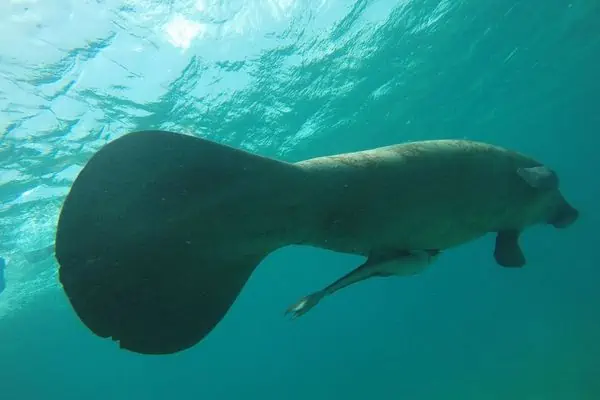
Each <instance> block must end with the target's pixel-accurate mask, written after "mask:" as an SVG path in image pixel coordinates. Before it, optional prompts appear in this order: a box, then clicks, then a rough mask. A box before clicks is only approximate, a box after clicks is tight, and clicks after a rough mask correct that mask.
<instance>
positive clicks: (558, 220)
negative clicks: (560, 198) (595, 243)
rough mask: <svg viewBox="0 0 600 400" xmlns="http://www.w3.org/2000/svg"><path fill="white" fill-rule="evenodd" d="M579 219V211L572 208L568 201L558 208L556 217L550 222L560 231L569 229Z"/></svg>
mask: <svg viewBox="0 0 600 400" xmlns="http://www.w3.org/2000/svg"><path fill="white" fill-rule="evenodd" d="M578 218H579V211H577V210H576V209H575V208H574V207H572V206H571V205H570V204H569V203H567V202H566V201H565V202H563V204H562V205H561V206H560V207H559V208H558V210H557V211H556V214H555V215H554V217H553V218H552V219H551V220H550V221H549V223H550V224H552V226H554V227H555V228H558V229H563V228H567V227H568V226H570V225H571V224H572V223H573V222H575V221H577V219H578Z"/></svg>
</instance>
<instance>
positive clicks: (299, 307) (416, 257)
mask: <svg viewBox="0 0 600 400" xmlns="http://www.w3.org/2000/svg"><path fill="white" fill-rule="evenodd" d="M439 253H440V252H439V251H438V250H414V251H394V252H388V251H386V252H379V253H374V254H372V255H371V256H369V258H368V259H367V261H365V263H363V264H362V265H360V266H359V267H357V268H356V269H354V270H352V271H350V272H349V273H348V274H346V275H344V276H343V277H341V278H340V279H338V280H337V281H335V282H333V283H332V284H331V285H329V286H327V287H326V288H324V289H322V290H319V291H317V292H314V293H312V294H309V295H308V296H305V297H303V298H302V299H300V300H299V301H297V302H296V303H294V304H293V305H291V306H290V307H288V309H287V310H286V312H285V313H286V314H292V318H297V317H300V316H302V315H304V314H306V313H307V312H308V311H309V310H310V309H312V308H313V307H314V306H316V305H317V304H318V303H319V302H320V301H321V300H322V299H323V298H324V297H325V296H329V295H332V294H333V293H335V292H337V291H338V290H340V289H343V288H345V287H347V286H350V285H352V284H355V283H357V282H360V281H364V280H366V279H369V278H373V277H388V276H409V275H415V274H418V273H419V272H421V271H422V270H423V269H425V268H426V267H427V266H428V265H429V264H431V263H432V262H433V261H434V260H435V259H436V258H437V257H438V255H439Z"/></svg>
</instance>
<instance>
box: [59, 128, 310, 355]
mask: <svg viewBox="0 0 600 400" xmlns="http://www.w3.org/2000/svg"><path fill="white" fill-rule="evenodd" d="M297 171H298V170H297V169H296V168H295V167H293V166H292V165H291V164H288V163H284V162H279V161H276V160H272V159H269V158H264V157H260V156H257V155H253V154H250V153H247V152H244V151H241V150H236V149H233V148H230V147H227V146H224V145H220V144H217V143H214V142H210V141H207V140H203V139H200V138H196V137H192V136H187V135H181V134H176V133H171V132H163V131H146V132H134V133H130V134H127V135H125V136H123V137H121V138H119V139H117V140H115V141H113V142H111V143H109V144H107V145H106V146H105V147H103V148H102V149H101V150H100V151H98V152H97V153H96V154H95V155H94V156H93V157H92V158H91V159H90V161H89V162H88V163H87V165H86V166H85V167H84V168H83V170H82V171H81V172H80V174H79V176H78V177H77V179H76V180H75V182H74V183H73V186H72V188H71V190H70V192H69V194H68V196H67V198H66V200H65V202H64V205H63V208H62V210H61V214H60V217H59V222H58V228H57V234H56V244H55V250H56V258H57V260H58V262H59V264H60V269H59V277H60V281H61V283H62V285H63V287H64V290H65V292H66V294H67V296H68V298H69V301H70V303H71V305H72V307H73V308H74V310H75V312H76V313H77V315H78V316H79V318H80V319H81V320H82V321H83V323H85V325H86V326H87V327H88V328H89V329H90V330H91V331H93V332H94V333H95V334H96V335H98V336H101V337H112V339H113V340H115V341H118V342H119V344H120V347H122V348H125V349H128V350H131V351H134V352H138V353H144V354H168V353H175V352H178V351H181V350H184V349H186V348H189V347H191V346H193V345H194V344H196V343H197V342H199V341H200V340H201V339H202V338H204V337H205V336H206V335H207V334H208V333H209V332H210V331H211V330H212V329H213V328H214V327H215V326H216V325H217V323H218V322H219V321H220V320H221V319H222V318H223V317H224V315H225V314H226V312H227V311H228V309H229V308H230V306H231V305H232V304H233V302H234V301H235V299H236V298H237V296H238V294H239V293H240V291H241V290H242V288H243V286H244V284H245V283H246V281H247V280H248V278H249V277H250V275H251V274H252V272H253V271H254V269H255V268H256V266H257V265H258V264H259V263H260V262H261V260H262V259H263V258H264V257H266V256H267V255H268V254H269V253H270V252H271V251H273V250H275V248H277V247H279V246H278V245H276V244H272V243H268V241H265V240H263V241H258V240H257V238H260V237H264V236H265V234H266V232H267V231H269V232H271V233H273V227H272V226H270V225H268V224H266V223H265V222H264V220H265V217H264V204H263V205H262V207H263V208H260V207H261V205H260V204H261V202H264V201H266V200H265V199H271V201H275V202H276V201H277V196H279V195H281V193H280V192H281V191H282V190H280V191H277V187H278V185H277V180H278V179H279V180H281V181H284V180H288V178H289V176H290V174H295V173H297ZM261 182H267V183H268V184H267V183H265V184H262V185H261ZM279 186H280V185H279ZM273 199H274V200H273ZM261 224H262V225H261ZM261 235H262V236H261Z"/></svg>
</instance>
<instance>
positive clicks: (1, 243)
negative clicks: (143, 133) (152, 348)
mask: <svg viewBox="0 0 600 400" xmlns="http://www.w3.org/2000/svg"><path fill="white" fill-rule="evenodd" d="M140 129H165V130H172V131H177V132H185V133H189V134H195V135H198V136H201V137H206V138H209V139H212V140H215V141H218V142H221V143H226V144H229V145H232V146H234V147H238V148H242V149H245V150H249V151H252V152H256V153H259V154H262V155H265V156H270V157H275V158H279V159H282V160H287V161H298V160H302V159H306V158H310V157H315V156H320V155H328V154H334V153H342V152H348V151H357V150H363V149H367V148H373V147H378V146H384V145H389V144H395V143H401V142H405V141H411V140H421V139H437V138H468V139H474V140H482V141H486V142H489V143H493V144H498V145H502V146H506V147H509V148H511V149H514V150H518V151H522V152H524V153H526V154H528V155H531V156H533V157H535V158H536V159H539V160H541V161H543V162H544V163H546V164H547V165H550V166H551V167H552V168H553V169H555V170H556V171H557V172H558V174H559V176H560V179H561V188H562V191H563V193H565V196H566V197H567V198H568V199H569V201H570V202H571V203H572V204H573V205H574V206H575V207H577V208H578V209H579V211H580V213H581V217H580V219H579V220H578V221H577V222H576V223H575V224H574V225H573V226H572V227H570V228H569V229H565V230H556V229H553V228H552V227H549V226H540V227H535V228H532V229H530V230H528V231H527V232H526V233H525V234H524V237H523V239H522V245H523V248H524V251H525V253H526V256H527V259H528V263H527V265H526V266H525V267H524V268H520V269H518V268H517V269H512V268H502V267H500V266H498V265H497V264H496V263H495V262H494V259H493V257H492V252H493V236H491V235H490V236H486V237H484V238H482V239H478V240H476V241H474V242H471V243H468V244H465V245H463V246H460V247H458V248H455V249H452V250H449V251H447V252H446V254H444V255H443V257H441V258H440V259H439V261H438V262H436V263H435V264H434V265H432V266H431V268H429V269H428V270H426V271H425V272H424V273H422V274H420V275H417V276H413V277H408V278H388V279H373V280H369V281H366V282H363V283H360V284H358V285H356V286H353V287H351V288H347V289H345V290H343V291H340V292H339V293H337V294H335V295H334V296H331V297H329V298H327V299H325V300H324V301H323V302H322V304H320V305H319V306H318V307H316V308H315V309H314V310H312V311H311V312H310V313H309V314H307V315H306V316H303V317H302V318H299V319H297V320H294V321H290V320H289V319H288V318H285V317H284V315H283V312H284V311H285V309H286V307H288V306H289V305H290V304H291V303H293V302H294V301H296V300H298V298H300V297H302V296H304V295H306V294H308V293H310V292H313V291H315V290H317V289H320V288H322V287H323V286H325V285H327V284H329V283H330V282H331V281H333V280H335V279H337V278H338V277H340V276H342V275H343V274H345V273H346V272H348V271H350V270H351V269H352V268H354V267H356V266H357V265H358V264H359V263H361V262H362V258H361V257H358V256H353V255H346V254H338V253H334V252H331V251H327V250H322V249H315V248H309V247H302V246H295V247H287V248H284V249H281V250H278V251H276V252H275V253H273V254H272V255H271V256H269V257H268V258H267V259H266V260H264V262H263V263H262V264H261V265H260V266H259V268H258V269H257V270H256V272H255V273H254V274H253V276H252V277H251V279H250V280H249V282H248V284H247V285H246V287H245V288H244V290H243V291H242V293H241V295H240V297H239V298H238V299H237V301H236V302H235V304H234V305H233V307H232V308H231V310H230V311H229V313H228V314H227V316H226V317H225V318H224V320H223V321H222V322H221V323H220V324H219V325H218V326H217V327H216V329H215V330H214V331H213V332H212V333H211V334H210V335H209V336H208V337H207V338H206V340H204V341H202V342H201V343H199V344H198V345H196V346H194V347H193V348H192V349H190V350H187V351H185V352H181V353H177V354H174V355H170V356H143V355H139V354H134V353H131V352H127V351H124V350H120V349H119V348H118V346H116V345H115V344H114V343H112V342H111V341H110V340H102V339H100V338H98V337H96V336H94V335H93V334H92V333H91V332H90V331H89V330H88V329H87V328H86V327H85V326H84V325H83V324H82V323H81V322H80V321H79V319H78V318H77V317H76V315H75V313H74V312H73V310H72V308H71V306H70V304H69V303H68V301H67V299H66V296H65V294H64V292H63V291H62V288H61V287H60V284H59V283H58V278H57V263H56V261H55V259H54V257H53V255H52V249H51V247H49V246H52V245H53V241H54V235H55V232H56V223H57V217H58V213H59V211H60V207H61V205H62V201H63V200H64V198H65V196H66V194H67V192H68V190H69V188H70V185H71V183H72V182H73V180H74V179H75V177H76V176H77V174H78V172H79V171H80V170H81V168H82V167H83V165H84V164H85V163H86V161H87V160H88V159H89V158H90V157H91V156H92V154H93V153H94V152H95V151H96V150H98V149H99V148H100V147H102V146H103V145H104V144H105V143H107V142H108V141H110V140H112V139H115V138H117V137H119V136H121V135H123V134H125V133H126V132H129V131H133V130H140ZM598 132H600V3H599V2H598V1H597V0H573V1H541V0H536V1H519V0H513V1H509V0H492V1H476V0H457V1H447V0H441V1H437V0H435V1H433V0H422V1H419V0H397V1H389V0H364V1H363V0H355V1H347V0H314V1H313V0H299V1H291V0H244V1H241V0H231V1H213V0H194V1H191V0H171V1H159V0H130V1H127V0H96V1H79V0H77V1H75V0H54V1H50V2H47V1H46V2H42V1H39V0H4V1H3V2H2V3H1V4H0V239H1V240H0V256H1V257H3V258H4V259H5V260H6V268H5V278H6V289H5V290H4V291H3V292H2V293H0V399H1V400H13V399H14V400H17V399H19V400H24V399H61V400H70V399H88V400H92V399H115V400H119V399H138V398H139V399H145V400H150V399H241V398H243V399H262V400H267V399H278V400H279V399H290V400H293V399H303V400H304V399H311V400H320V399H338V398H339V399H349V400H352V399H364V398H374V399H400V398H402V399H424V400H427V399H519V400H521V399H522V400H526V399H527V400H529V399H531V400H533V399H535V400H539V399H544V400H549V399H569V400H578V399H600V380H599V379H598V376H600V340H599V339H600V311H599V308H600V290H599V289H598V288H599V287H600V270H599V269H598V265H600V256H598V252H597V246H598V245H599V242H598V228H597V227H598V226H599V225H600V217H599V214H598V199H599V198H600V179H599V178H598V171H599V170H600V157H599V156H598V154H599V153H600V138H599V136H598ZM406 190H410V188H406ZM440 201H443V199H440Z"/></svg>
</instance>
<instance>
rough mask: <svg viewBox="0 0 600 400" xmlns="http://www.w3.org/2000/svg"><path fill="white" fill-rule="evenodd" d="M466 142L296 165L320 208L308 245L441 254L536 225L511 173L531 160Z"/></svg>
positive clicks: (528, 196)
mask: <svg viewBox="0 0 600 400" xmlns="http://www.w3.org/2000/svg"><path fill="white" fill-rule="evenodd" d="M456 143H459V144H460V145H456ZM465 144H468V142H456V141H435V142H420V143H417V144H407V145H399V146H392V147H389V148H381V149H376V150H373V151H367V152H359V153H353V154H346V155H337V156H333V157H323V158H319V159H313V160H309V161H307V162H304V163H301V164H302V165H301V166H302V167H304V168H305V169H306V170H307V171H308V172H309V173H310V174H312V178H313V179H314V182H315V188H314V193H315V196H318V200H317V201H315V205H314V207H315V208H317V209H318V210H319V212H318V219H317V220H316V221H317V222H316V224H317V226H316V227H315V229H313V233H314V234H313V235H312V236H311V237H309V238H307V240H306V243H307V244H312V245H315V246H318V247H325V248H328V249H331V250H334V251H340V252H351V253H357V254H368V253H369V252H370V251H371V250H373V249H381V248H402V249H446V248H449V247H453V246H456V245H459V244H462V243H465V242H468V241H470V240H473V239H475V238H477V237H480V236H482V235H484V234H486V233H488V232H493V231H498V230H500V229H509V228H517V229H521V228H523V227H524V226H527V225H530V224H534V223H537V222H539V221H538V220H539V215H538V212H537V208H536V204H537V203H536V202H537V199H536V197H535V192H534V191H532V190H531V188H530V187H528V186H527V184H526V183H525V182H523V181H522V179H520V178H519V176H518V174H517V173H516V170H517V168H518V167H530V166H534V165H537V163H536V162H535V161H534V160H531V159H529V158H526V157H524V156H521V155H519V154H517V153H513V152H508V151H505V150H503V149H498V148H495V147H492V146H487V145H483V144H473V147H469V146H466V145H465ZM477 146H479V147H477ZM481 146H484V147H481Z"/></svg>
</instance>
